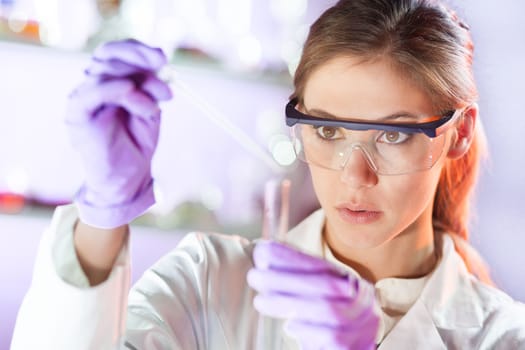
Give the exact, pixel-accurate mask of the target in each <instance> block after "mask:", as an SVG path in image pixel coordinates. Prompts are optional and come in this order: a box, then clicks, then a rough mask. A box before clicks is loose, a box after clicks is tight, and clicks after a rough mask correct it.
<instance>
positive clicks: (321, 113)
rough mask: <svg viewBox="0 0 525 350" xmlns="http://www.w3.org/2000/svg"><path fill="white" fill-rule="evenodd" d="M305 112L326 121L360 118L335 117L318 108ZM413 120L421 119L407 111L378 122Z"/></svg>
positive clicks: (379, 119) (383, 118)
mask: <svg viewBox="0 0 525 350" xmlns="http://www.w3.org/2000/svg"><path fill="white" fill-rule="evenodd" d="M305 110H306V113H307V114H309V115H311V116H314V117H318V118H325V119H337V120H345V119H351V120H359V119H358V118H355V117H338V116H336V115H333V114H331V113H328V112H326V111H323V110H321V109H317V108H313V109H310V110H308V109H306V107H305ZM401 118H403V119H413V120H418V119H419V117H418V116H417V115H415V114H412V113H409V112H405V111H400V112H397V113H394V114H390V115H387V116H385V117H382V118H378V119H377V121H389V120H395V119H401Z"/></svg>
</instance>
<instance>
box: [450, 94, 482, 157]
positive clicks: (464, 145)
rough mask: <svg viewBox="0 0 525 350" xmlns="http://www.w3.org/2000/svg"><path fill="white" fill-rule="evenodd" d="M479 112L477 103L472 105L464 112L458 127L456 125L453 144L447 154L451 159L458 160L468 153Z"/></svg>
mask: <svg viewBox="0 0 525 350" xmlns="http://www.w3.org/2000/svg"><path fill="white" fill-rule="evenodd" d="M478 111H479V108H478V105H477V103H474V104H472V105H470V106H469V107H467V108H466V109H465V110H464V111H463V115H462V116H461V117H460V120H459V122H458V125H456V130H455V131H456V133H455V135H454V137H453V138H452V144H451V145H450V148H449V150H448V153H447V156H448V157H449V158H452V159H457V158H460V157H462V156H463V155H464V154H465V153H467V151H468V149H469V147H470V144H471V143H472V139H473V138H474V133H475V130H476V119H477V117H478Z"/></svg>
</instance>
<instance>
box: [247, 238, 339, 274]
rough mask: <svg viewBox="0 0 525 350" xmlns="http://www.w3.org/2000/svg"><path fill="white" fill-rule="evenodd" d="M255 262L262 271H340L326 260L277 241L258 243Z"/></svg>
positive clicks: (255, 249)
mask: <svg viewBox="0 0 525 350" xmlns="http://www.w3.org/2000/svg"><path fill="white" fill-rule="evenodd" d="M253 261H254V263H255V266H257V267H258V268H260V269H265V268H270V267H271V268H273V269H281V270H290V271H306V272H322V271H333V272H337V271H339V269H338V268H337V267H336V266H335V265H333V264H331V263H329V262H328V261H326V260H323V259H321V258H319V257H315V256H312V255H308V254H306V253H303V252H301V251H299V250H297V249H295V248H293V247H291V246H289V245H286V244H283V243H279V242H275V241H260V242H258V243H257V244H256V245H255V248H254V251H253ZM341 274H343V273H341Z"/></svg>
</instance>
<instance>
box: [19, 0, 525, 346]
mask: <svg viewBox="0 0 525 350" xmlns="http://www.w3.org/2000/svg"><path fill="white" fill-rule="evenodd" d="M472 51H473V45H472V41H471V37H470V33H469V29H468V27H467V26H466V25H465V24H463V23H462V22H461V21H460V20H459V19H458V18H457V17H456V16H455V14H454V13H453V12H451V11H450V10H448V9H447V8H445V7H444V6H443V5H442V4H440V3H438V2H436V1H430V0H429V1H426V0H342V1H340V2H339V3H338V4H336V5H335V6H334V7H332V8H330V9H329V10H327V11H326V12H325V13H324V14H323V15H322V16H321V17H320V18H319V19H318V20H317V21H316V22H315V23H314V24H313V25H312V27H311V30H310V34H309V36H308V39H307V41H306V43H305V46H304V51H303V55H302V59H301V62H300V64H299V67H298V69H297V71H296V73H295V80H294V84H295V91H294V93H293V94H292V97H291V99H290V102H289V103H288V105H287V106H286V121H287V124H288V125H289V126H290V127H291V129H292V130H291V131H292V133H293V135H294V136H293V137H294V144H295V146H296V147H295V148H296V152H297V155H298V157H299V158H300V159H302V160H304V161H306V162H307V163H308V165H309V168H310V171H311V175H312V179H313V184H314V188H315V191H316V194H317V197H318V199H319V201H320V203H321V207H322V208H321V209H320V210H319V211H317V212H314V213H313V214H312V215H311V216H309V217H308V218H306V219H305V220H304V221H303V222H302V223H300V224H299V225H298V226H297V227H295V228H294V229H292V230H291V231H290V232H289V233H288V235H287V236H286V242H283V243H276V242H248V241H246V240H244V239H241V238H232V237H223V236H220V235H207V234H201V233H198V234H190V235H188V236H187V237H186V238H185V239H184V240H183V241H182V242H181V243H180V245H179V246H178V247H177V248H176V249H175V250H174V251H173V252H171V253H170V254H168V255H167V256H165V257H164V258H162V259H161V260H160V261H159V262H158V263H157V264H155V265H154V266H153V267H152V268H151V269H150V270H148V271H147V272H146V273H145V274H144V276H143V277H142V279H140V280H139V281H138V282H137V284H136V285H135V286H134V287H133V288H132V289H131V292H130V293H129V296H127V295H128V287H129V279H130V278H129V264H130V263H129V254H128V250H127V245H128V226H127V224H128V223H129V222H130V221H131V220H132V219H133V218H135V217H136V216H137V215H139V214H141V213H142V212H143V211H144V210H146V209H147V208H148V207H149V206H150V205H151V204H152V203H153V202H154V198H153V194H152V193H153V192H152V177H151V172H150V162H151V156H152V154H153V152H154V150H155V146H156V141H157V136H158V130H159V120H160V109H159V107H158V102H159V101H162V100H166V99H169V98H171V93H170V91H169V89H168V87H167V86H166V85H165V84H164V83H163V82H162V81H160V80H159V79H158V78H157V77H156V72H157V71H158V70H159V69H160V68H161V67H162V66H163V65H164V64H165V62H166V60H165V57H164V55H163V54H162V52H160V51H159V50H156V49H152V48H150V47H147V46H145V45H143V44H141V43H139V42H136V41H124V42H114V43H109V44H106V45H105V46H102V47H101V48H100V49H98V50H97V51H96V53H95V57H94V60H93V62H92V65H91V66H90V68H89V69H88V71H87V78H86V82H85V83H84V84H83V85H81V86H80V87H79V88H78V89H77V90H75V92H74V93H73V94H72V96H71V98H70V102H69V107H70V108H69V111H68V119H67V121H68V125H69V130H70V131H71V133H72V135H73V139H74V141H75V145H76V147H77V148H78V150H79V152H80V154H81V156H82V159H83V161H84V163H85V165H86V180H85V184H84V186H83V187H82V189H81V191H80V192H79V194H78V195H77V197H76V200H75V205H74V206H68V207H62V208H58V209H57V211H56V214H55V217H54V219H53V223H52V225H51V227H50V229H49V230H48V231H47V232H46V233H45V235H44V238H43V241H42V244H41V249H40V252H39V256H38V260H37V264H36V269H35V278H34V281H33V284H32V286H31V289H30V290H29V292H28V294H27V296H26V298H25V301H24V304H23V306H22V308H21V310H20V314H19V318H18V322H17V326H16V331H15V335H14V340H13V349H15V350H17V349H29V348H46V349H47V348H49V349H116V348H125V349H254V348H255V347H256V341H257V334H258V330H259V329H261V328H260V327H259V324H260V323H262V324H265V323H264V322H261V321H260V320H262V319H260V315H266V316H271V317H274V318H276V319H277V320H278V321H276V322H274V323H273V324H272V327H267V328H264V329H266V332H265V334H264V335H265V337H267V338H268V339H271V340H272V341H273V342H274V343H275V344H277V347H278V348H284V349H299V348H303V349H372V348H376V347H377V346H379V348H381V349H399V348H411V349H412V348H415V349H449V348H450V349H494V348H501V349H517V348H521V347H524V348H525V307H524V306H523V305H522V304H520V303H518V302H515V301H513V300H512V299H511V298H510V297H508V296H507V295H505V294H504V293H503V292H501V291H499V290H497V289H495V288H493V287H491V286H490V280H489V278H488V274H487V273H486V271H485V270H484V268H483V265H482V264H481V262H480V260H479V259H478V258H476V254H475V253H474V251H473V249H472V248H470V246H469V245H468V243H467V238H468V235H467V220H468V217H467V209H468V203H469V196H470V193H471V191H472V189H473V185H474V183H475V179H476V172H477V166H478V162H479V157H480V150H481V148H480V147H481V141H482V139H481V137H482V135H481V134H480V129H479V128H478V127H476V125H477V122H478V107H477V105H476V98H477V95H476V86H475V83H474V78H473V75H472ZM265 320H268V319H267V318H266V319H265Z"/></svg>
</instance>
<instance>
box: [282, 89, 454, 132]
mask: <svg viewBox="0 0 525 350" xmlns="http://www.w3.org/2000/svg"><path fill="white" fill-rule="evenodd" d="M297 103H298V99H297V98H294V99H291V100H290V101H289V102H288V103H287V104H286V109H285V113H286V125H287V126H289V127H292V126H294V125H295V124H308V125H313V126H329V127H340V128H344V129H347V130H382V131H395V132H403V133H423V134H425V135H427V136H428V137H430V138H435V137H438V136H439V135H442V134H443V133H445V132H446V131H447V130H448V129H449V128H450V127H451V126H452V125H453V121H455V120H456V119H457V118H458V117H459V116H460V115H461V114H462V113H463V110H464V108H461V109H455V110H451V111H448V112H446V113H445V114H444V115H441V116H435V117H431V118H439V119H438V120H434V121H431V122H426V123H373V122H369V121H355V120H335V119H326V118H318V117H312V116H310V115H308V114H304V113H302V112H300V111H298V110H297V108H295V107H296V106H297Z"/></svg>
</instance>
